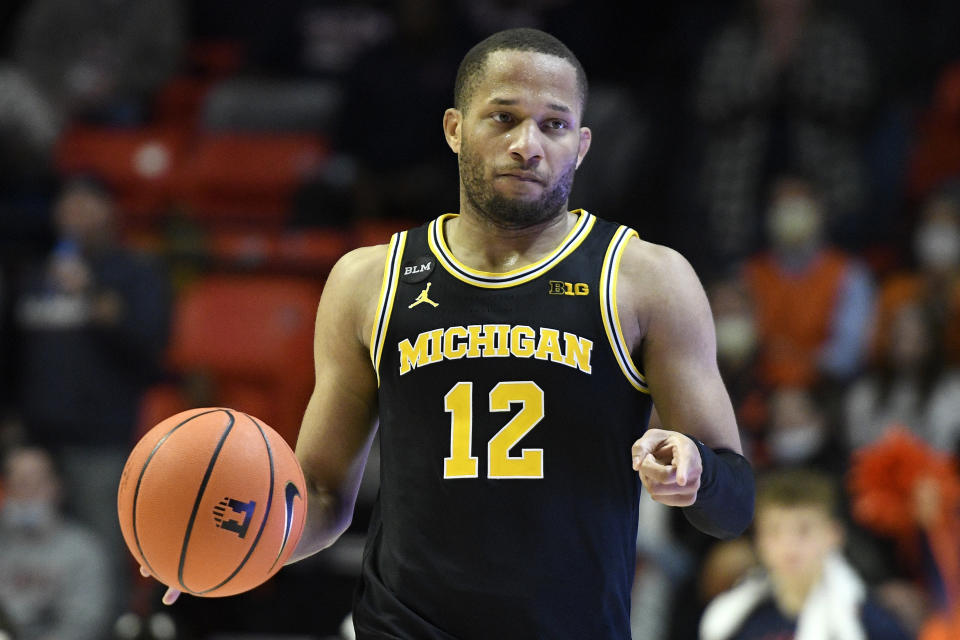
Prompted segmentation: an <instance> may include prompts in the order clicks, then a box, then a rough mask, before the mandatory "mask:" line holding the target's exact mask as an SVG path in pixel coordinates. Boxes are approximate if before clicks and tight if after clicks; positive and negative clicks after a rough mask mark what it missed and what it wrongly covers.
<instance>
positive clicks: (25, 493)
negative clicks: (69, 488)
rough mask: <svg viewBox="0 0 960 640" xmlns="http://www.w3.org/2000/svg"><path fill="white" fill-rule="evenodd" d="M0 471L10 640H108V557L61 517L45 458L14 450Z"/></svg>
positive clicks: (0, 538) (55, 482) (0, 533)
mask: <svg viewBox="0 0 960 640" xmlns="http://www.w3.org/2000/svg"><path fill="white" fill-rule="evenodd" d="M2 472H3V487H4V498H3V502H2V503H0V602H2V603H3V606H4V607H5V609H6V612H7V614H8V615H9V616H10V618H11V622H12V623H13V625H14V626H15V627H16V629H17V635H16V636H15V637H16V638H18V639H20V640H41V639H52V638H57V639H59V640H99V639H101V638H104V637H106V632H105V623H106V622H107V620H108V612H109V605H110V600H111V597H112V594H111V592H112V589H113V585H112V584H111V577H110V573H109V570H108V566H109V565H108V563H107V556H106V554H105V551H104V549H103V546H102V544H101V542H100V540H99V539H98V538H97V537H96V536H95V534H93V533H92V532H91V531H88V530H87V529H85V528H83V527H81V526H80V525H79V524H76V523H73V522H71V521H69V520H67V519H65V518H64V517H63V515H62V513H61V511H60V502H59V499H60V491H61V487H60V480H59V477H58V474H57V472H56V470H55V467H54V463H53V460H52V458H51V456H50V454H49V453H48V452H47V451H45V450H44V449H40V448H36V447H25V446H18V447H14V448H13V449H11V450H10V451H9V452H8V453H7V454H6V456H5V457H4V460H3V466H2Z"/></svg>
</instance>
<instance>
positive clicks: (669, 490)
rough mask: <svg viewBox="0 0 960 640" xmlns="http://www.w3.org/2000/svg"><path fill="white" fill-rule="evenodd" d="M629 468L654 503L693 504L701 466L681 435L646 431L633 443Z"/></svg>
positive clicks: (697, 453)
mask: <svg viewBox="0 0 960 640" xmlns="http://www.w3.org/2000/svg"><path fill="white" fill-rule="evenodd" d="M632 453H633V468H634V470H636V471H637V472H638V473H639V474H640V481H641V482H642V483H643V486H644V488H645V489H646V490H647V491H648V492H649V493H650V497H652V498H653V499H654V500H656V501H657V502H660V503H662V504H665V505H668V506H671V507H689V506H690V505H692V504H693V503H694V502H696V501H697V492H698V491H699V490H700V474H701V472H702V471H703V463H702V461H701V460H700V451H699V450H698V449H697V445H696V444H695V443H694V442H693V440H691V439H690V438H688V437H687V436H685V435H683V434H682V433H678V432H676V431H667V430H665V429H648V430H647V432H646V433H644V434H643V437H642V438H640V439H639V440H637V441H636V442H634V443H633V450H632Z"/></svg>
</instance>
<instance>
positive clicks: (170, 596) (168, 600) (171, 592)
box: [140, 565, 180, 606]
mask: <svg viewBox="0 0 960 640" xmlns="http://www.w3.org/2000/svg"><path fill="white" fill-rule="evenodd" d="M140 575H142V576H143V577H144V578H149V577H151V576H150V571H149V570H148V569H147V568H146V567H145V566H143V565H140ZM179 597H180V592H179V591H177V590H176V589H174V588H173V587H167V590H166V591H165V592H164V594H163V598H162V599H161V600H160V601H161V602H163V604H165V605H167V606H170V605H171V604H173V603H174V602H176V601H177V598H179Z"/></svg>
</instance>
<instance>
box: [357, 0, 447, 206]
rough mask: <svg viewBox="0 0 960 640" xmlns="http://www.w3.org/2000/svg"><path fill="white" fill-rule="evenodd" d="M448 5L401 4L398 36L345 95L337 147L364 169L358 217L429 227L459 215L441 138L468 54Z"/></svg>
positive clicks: (372, 57)
mask: <svg viewBox="0 0 960 640" xmlns="http://www.w3.org/2000/svg"><path fill="white" fill-rule="evenodd" d="M450 4H451V3H448V2H444V1H441V0H403V2H400V3H397V6H396V9H395V10H396V24H397V33H396V36H395V37H394V38H393V39H391V40H389V41H387V42H386V43H385V44H384V45H383V46H381V47H379V48H377V49H375V50H374V51H372V52H370V53H369V54H368V55H366V56H364V57H363V58H362V59H361V60H360V62H359V63H358V66H357V69H356V73H355V74H354V75H353V76H352V78H351V83H350V85H349V86H348V87H347V104H346V108H345V111H344V113H345V116H346V122H345V124H344V126H343V127H342V128H341V130H342V131H343V132H344V137H343V139H342V140H340V141H339V143H340V145H341V148H343V149H344V150H345V151H347V152H349V153H351V154H353V155H354V156H355V157H356V159H357V162H358V164H359V167H360V171H359V177H358V180H357V183H356V188H355V193H356V198H357V212H358V214H359V215H360V216H361V217H373V218H377V217H381V218H382V217H393V218H400V219H406V220H425V219H426V218H428V217H430V215H433V214H432V213H431V212H436V211H447V210H450V209H452V208H453V207H456V203H457V201H458V200H457V198H458V196H457V191H456V189H457V187H456V185H457V179H456V175H457V174H456V171H457V163H456V158H455V157H454V156H453V155H452V154H451V153H450V149H449V147H447V145H446V143H445V142H444V140H443V136H442V135H441V132H440V120H441V116H442V114H443V110H444V109H445V108H447V107H448V106H451V104H452V102H453V96H452V95H451V93H450V87H451V86H452V85H453V79H454V76H455V75H456V71H457V60H458V59H459V57H460V56H462V54H463V52H462V51H459V50H458V49H457V47H456V41H455V39H454V35H455V30H453V29H451V21H452V15H451V12H452V8H451V6H450ZM384 105H389V117H384Z"/></svg>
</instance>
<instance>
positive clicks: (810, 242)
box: [744, 177, 874, 386]
mask: <svg viewBox="0 0 960 640" xmlns="http://www.w3.org/2000/svg"><path fill="white" fill-rule="evenodd" d="M823 225H824V207H823V204H822V202H821V201H820V199H819V197H818V194H817V192H816V191H815V190H814V187H813V185H812V184H811V183H810V182H808V181H806V180H804V179H802V178H796V177H785V178H781V179H779V180H778V181H777V182H776V183H775V184H774V186H773V190H772V196H771V202H770V208H769V211H768V214H767V226H768V230H769V236H770V245H771V248H770V251H769V252H765V253H761V254H758V255H756V256H754V257H752V258H751V259H750V260H749V261H748V262H747V264H746V268H745V272H744V275H745V279H746V282H747V285H748V288H749V290H750V292H751V294H752V296H753V299H754V301H755V303H756V310H757V323H758V331H759V341H760V379H761V381H763V382H764V383H765V384H767V385H770V386H782V385H788V386H809V385H812V384H814V383H816V382H819V381H821V380H822V379H823V378H826V379H827V380H829V381H841V382H842V381H847V380H849V379H850V378H851V377H853V376H854V375H855V374H856V373H857V372H858V371H859V368H860V364H861V360H862V359H863V355H864V351H865V348H866V344H865V342H866V339H865V336H866V334H867V326H868V324H869V322H870V319H871V315H872V311H873V309H872V307H873V298H874V285H873V279H872V277H871V275H870V273H869V271H867V269H866V267H865V266H863V265H862V264H860V263H859V262H858V261H857V260H855V259H853V258H852V257H850V256H848V255H846V254H844V253H842V252H840V251H839V250H836V249H833V248H831V247H829V246H827V245H825V243H824V229H823Z"/></svg>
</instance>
